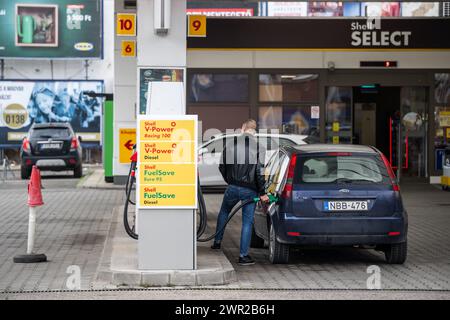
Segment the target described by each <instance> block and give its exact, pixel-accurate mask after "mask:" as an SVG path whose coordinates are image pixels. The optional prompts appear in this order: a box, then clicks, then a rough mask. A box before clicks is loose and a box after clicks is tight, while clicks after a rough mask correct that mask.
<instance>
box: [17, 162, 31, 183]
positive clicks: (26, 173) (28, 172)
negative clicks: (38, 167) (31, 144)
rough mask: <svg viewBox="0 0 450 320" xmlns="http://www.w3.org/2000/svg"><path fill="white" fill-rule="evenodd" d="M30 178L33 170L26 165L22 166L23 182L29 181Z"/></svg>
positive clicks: (21, 175)
mask: <svg viewBox="0 0 450 320" xmlns="http://www.w3.org/2000/svg"><path fill="white" fill-rule="evenodd" d="M30 176H31V170H30V168H28V167H27V166H25V165H22V166H20V177H21V178H22V179H23V180H27V179H29V178H30Z"/></svg>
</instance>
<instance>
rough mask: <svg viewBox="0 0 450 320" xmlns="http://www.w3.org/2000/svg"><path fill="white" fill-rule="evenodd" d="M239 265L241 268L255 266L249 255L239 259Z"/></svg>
mask: <svg viewBox="0 0 450 320" xmlns="http://www.w3.org/2000/svg"><path fill="white" fill-rule="evenodd" d="M239 264H240V265H241V266H250V265H252V264H255V260H253V259H252V258H251V257H250V256H249V255H247V256H245V257H239Z"/></svg>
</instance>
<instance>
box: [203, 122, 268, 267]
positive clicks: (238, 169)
mask: <svg viewBox="0 0 450 320" xmlns="http://www.w3.org/2000/svg"><path fill="white" fill-rule="evenodd" d="M255 133H256V121H255V120H253V119H249V120H247V121H245V122H244V124H243V125H242V134H241V135H240V136H238V137H235V138H234V139H233V140H232V141H230V142H228V143H227V145H226V146H225V148H224V149H223V152H222V160H221V163H220V165H219V170H220V173H221V174H222V177H223V178H224V180H225V182H226V183H227V184H228V188H227V190H226V191H225V194H224V197H223V202H222V206H221V208H220V212H219V216H218V217H217V227H216V232H218V231H219V230H221V229H222V228H223V226H224V225H225V223H226V221H227V218H228V215H229V214H230V211H231V210H232V209H233V207H234V206H235V205H236V204H237V203H238V202H239V201H246V200H248V199H254V198H256V197H258V196H259V197H260V199H261V201H263V202H267V201H269V198H268V196H267V195H266V194H265V190H264V184H265V180H264V174H263V165H264V153H265V150H262V149H261V150H260V148H259V147H258V143H257V140H256V139H255V137H254V135H255ZM255 207H256V203H255V202H251V203H249V204H247V205H245V206H244V207H243V208H242V230H241V245H240V252H239V264H241V265H251V264H254V263H255V261H254V260H253V259H252V258H251V257H250V256H249V255H248V249H249V247H250V241H251V237H252V226H253V217H254V214H255ZM223 233H224V230H222V231H221V232H219V233H218V234H217V235H216V237H215V239H214V244H213V245H212V247H211V248H213V249H220V244H221V241H222V238H223Z"/></svg>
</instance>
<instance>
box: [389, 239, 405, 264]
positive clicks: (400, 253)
mask: <svg viewBox="0 0 450 320" xmlns="http://www.w3.org/2000/svg"><path fill="white" fill-rule="evenodd" d="M407 252H408V245H407V242H406V241H405V242H401V243H394V244H391V245H387V246H386V248H385V249H384V255H385V256H386V261H387V263H389V264H403V263H404V262H405V261H406V256H407Z"/></svg>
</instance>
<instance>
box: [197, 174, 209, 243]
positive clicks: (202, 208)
mask: <svg viewBox="0 0 450 320" xmlns="http://www.w3.org/2000/svg"><path fill="white" fill-rule="evenodd" d="M197 186H198V190H197V199H198V200H197V202H198V213H199V216H200V217H199V220H200V221H199V225H198V228H197V238H199V237H200V236H201V235H202V234H203V233H204V232H205V230H206V226H207V224H208V212H207V211H206V203H205V198H204V197H203V192H202V187H201V186H200V178H197Z"/></svg>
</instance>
